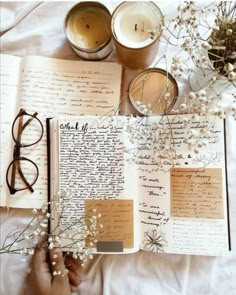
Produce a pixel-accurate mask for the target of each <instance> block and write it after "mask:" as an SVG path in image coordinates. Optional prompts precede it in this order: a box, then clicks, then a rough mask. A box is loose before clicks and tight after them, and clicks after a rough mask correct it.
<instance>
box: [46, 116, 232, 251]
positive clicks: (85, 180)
mask: <svg viewBox="0 0 236 295" xmlns="http://www.w3.org/2000/svg"><path fill="white" fill-rule="evenodd" d="M186 120H188V127H186ZM48 129H49V135H48V143H49V150H50V153H49V155H50V157H49V165H50V177H49V178H50V197H51V200H52V203H53V202H57V199H55V196H56V193H57V192H58V191H60V192H63V191H64V192H65V191H66V192H69V195H70V199H66V200H65V206H64V207H63V212H61V211H60V210H61V209H58V210H55V212H54V214H53V218H52V220H51V230H53V231H55V228H57V229H60V224H62V225H63V226H64V227H65V226H67V227H68V228H70V226H71V224H73V223H74V224H76V220H77V219H78V217H79V216H80V217H81V216H82V217H83V218H85V219H86V218H87V214H88V213H89V209H92V208H94V209H96V210H97V211H98V212H100V213H101V215H102V217H101V222H102V224H103V230H104V231H103V232H101V233H99V234H98V237H97V244H96V249H95V250H96V251H97V252H99V253H100V252H102V253H104V252H106V253H107V252H108V253H109V252H118V253H130V252H135V251H138V249H144V250H147V251H153V252H165V253H180V254H196V255H198V254H199V255H223V254H225V253H227V252H228V251H229V248H230V242H229V229H228V207H227V181H226V160H225V131H224V130H225V129H224V120H220V119H217V118H214V117H209V118H208V119H206V118H204V119H199V120H198V119H192V116H191V115H174V116H173V115H170V116H162V117H158V116H153V117H144V118H138V117H137V118H134V117H122V116H116V117H113V116H111V117H106V116H104V117H94V116H78V117H77V116H76V117H60V118H54V119H50V120H48ZM196 132H199V134H202V135H199V136H198V138H197V144H198V147H201V148H199V150H198V152H197V151H196V150H195V152H194V151H193V150H189V147H188V146H189V144H190V143H191V142H193V138H194V135H195V133H196ZM191 134H192V135H193V136H191ZM208 135H209V137H208ZM189 137H190V140H189V141H187V140H186V139H187V138H189ZM168 140H169V142H168ZM206 140H207V144H206ZM168 144H169V145H168ZM163 145H166V148H165V149H163ZM164 153H165V154H164ZM68 198H69V197H68ZM52 206H53V204H52ZM73 231H75V233H76V228H73V230H72V232H73ZM63 245H64V246H65V245H66V242H65V243H64V244H63ZM65 247H66V246H65Z"/></svg>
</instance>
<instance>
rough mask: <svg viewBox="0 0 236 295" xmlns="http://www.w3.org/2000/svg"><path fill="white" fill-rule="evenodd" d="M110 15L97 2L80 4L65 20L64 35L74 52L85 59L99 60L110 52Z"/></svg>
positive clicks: (73, 8)
mask: <svg viewBox="0 0 236 295" xmlns="http://www.w3.org/2000/svg"><path fill="white" fill-rule="evenodd" d="M110 25H111V15H110V12H109V11H108V10H107V9H106V7H105V6H104V5H102V4H101V3H98V2H80V3H78V4H77V5H75V6H74V7H72V9H71V10H70V11H69V13H68V14H67V16H66V19H65V33H66V36H67V38H68V39H69V41H70V43H71V46H72V48H73V49H74V50H75V52H76V53H77V54H78V55H79V56H81V57H82V58H85V59H101V58H104V57H106V56H107V55H108V54H109V53H110V52H111V50H112V42H111V29H110Z"/></svg>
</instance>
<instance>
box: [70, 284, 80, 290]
mask: <svg viewBox="0 0 236 295" xmlns="http://www.w3.org/2000/svg"><path fill="white" fill-rule="evenodd" d="M77 289H78V286H73V285H70V290H71V292H76V291H77Z"/></svg>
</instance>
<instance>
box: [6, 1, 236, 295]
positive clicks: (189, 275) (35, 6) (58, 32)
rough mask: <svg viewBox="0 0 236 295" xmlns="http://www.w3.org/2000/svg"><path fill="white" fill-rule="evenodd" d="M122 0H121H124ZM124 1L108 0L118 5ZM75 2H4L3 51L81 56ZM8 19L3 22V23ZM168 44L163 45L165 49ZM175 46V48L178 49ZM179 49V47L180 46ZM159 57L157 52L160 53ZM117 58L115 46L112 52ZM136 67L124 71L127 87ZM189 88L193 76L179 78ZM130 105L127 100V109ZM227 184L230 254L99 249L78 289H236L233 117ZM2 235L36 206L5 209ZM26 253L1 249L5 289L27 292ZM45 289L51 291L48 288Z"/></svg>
mask: <svg viewBox="0 0 236 295" xmlns="http://www.w3.org/2000/svg"><path fill="white" fill-rule="evenodd" d="M119 2H121V1H119ZM119 2H113V1H106V2H105V4H106V6H107V7H108V8H109V9H110V10H111V11H113V9H114V7H116V6H117V4H118V3H119ZM73 4H74V2H54V1H51V2H1V4H0V8H1V18H0V21H1V25H0V29H1V30H0V31H1V32H0V34H1V53H6V54H12V55H18V56H25V55H41V56H48V57H55V58H63V59H77V60H78V59H79V58H78V57H77V56H76V55H75V53H74V52H73V50H72V49H71V47H70V45H69V43H68V42H67V40H66V38H65V34H64V31H63V19H64V16H65V13H66V11H67V10H68V9H69V8H70V7H71V6H72V5H73ZM177 4H178V3H177V2H176V3H175V2H172V1H166V2H165V3H164V2H160V3H159V6H160V8H161V9H162V11H163V13H164V14H167V15H172V14H173V13H174V10H175V9H176V6H177ZM3 21H4V23H3ZM163 48H164V46H162V45H161V48H160V50H163ZM174 50H175V49H174V48H172V51H173V52H174ZM176 50H177V49H176ZM157 59H158V56H157ZM107 60H111V61H115V60H116V54H115V51H114V52H113V53H112V54H111V55H110V56H109V57H108V58H107ZM134 74H135V72H134V71H127V70H126V71H125V73H124V85H123V91H124V93H125V91H126V90H127V86H128V82H129V79H130V78H131V77H132V76H133V75H134ZM179 86H180V90H181V92H182V93H184V91H185V89H188V88H189V85H188V78H187V77H186V78H185V79H183V80H182V81H179ZM130 110H131V106H130V105H129V103H128V102H126V104H125V105H124V106H123V112H127V111H130ZM227 123H228V128H227V158H228V174H229V175H228V182H229V185H228V188H229V206H230V220H231V242H232V248H233V250H232V251H231V253H230V254H229V255H227V256H225V257H204V256H202V257H201V256H187V255H168V254H154V253H148V252H144V251H140V252H138V253H135V254H131V255H98V256H96V257H95V258H94V259H93V260H92V261H91V262H90V263H89V264H88V265H87V266H86V267H85V268H84V271H83V272H82V273H81V277H82V283H81V285H80V287H79V288H78V291H77V292H76V294H86V295H126V294H129V295H154V294H155V295H156V294H160V295H177V294H178V295H221V294H229V295H233V294H236V251H235V246H236V202H235V192H236V182H235V180H236V133H235V130H236V123H235V121H234V120H233V119H232V118H230V119H228V122H227ZM0 213H1V240H2V239H3V237H4V236H6V235H7V233H9V231H10V230H11V229H12V228H14V227H18V228H19V229H23V228H24V226H25V225H26V224H27V222H28V221H29V218H30V216H31V210H23V209H10V210H9V212H7V210H6V209H1V211H0ZM21 258H22V257H19V256H15V255H1V257H0V259H1V264H0V265H1V268H0V272H1V283H0V293H1V294H2V295H18V294H24V291H23V290H24V278H25V276H26V274H27V271H28V270H29V266H28V262H29V260H28V259H27V260H26V262H23V261H22V260H21ZM45 295H46V294H45Z"/></svg>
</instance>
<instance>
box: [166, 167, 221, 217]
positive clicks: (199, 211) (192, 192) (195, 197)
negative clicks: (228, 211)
mask: <svg viewBox="0 0 236 295" xmlns="http://www.w3.org/2000/svg"><path fill="white" fill-rule="evenodd" d="M170 181H171V215H172V216H173V217H190V218H217V219H218V218H224V206H223V190H222V169H221V168H172V169H171V170H170Z"/></svg>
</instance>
